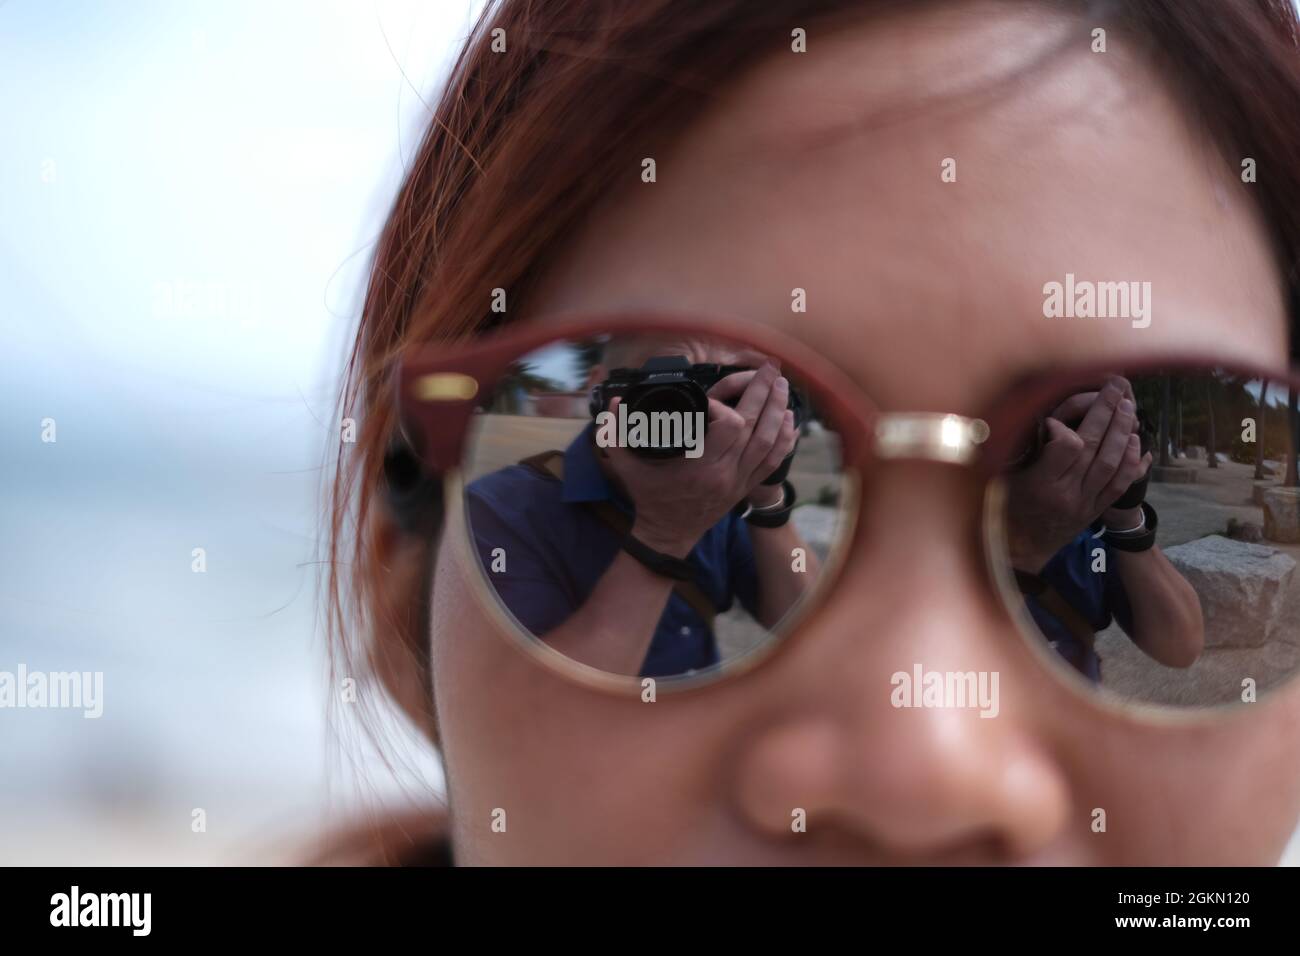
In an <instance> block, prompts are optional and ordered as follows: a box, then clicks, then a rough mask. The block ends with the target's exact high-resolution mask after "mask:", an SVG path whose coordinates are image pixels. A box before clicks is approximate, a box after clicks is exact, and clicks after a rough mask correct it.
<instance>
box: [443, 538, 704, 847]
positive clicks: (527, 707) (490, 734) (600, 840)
mask: <svg viewBox="0 0 1300 956" xmlns="http://www.w3.org/2000/svg"><path fill="white" fill-rule="evenodd" d="M448 538H451V539H452V541H453V542H454V541H455V536H454V535H448V536H444V542H443V544H442V545H441V546H440V547H439V550H438V557H437V562H436V567H435V571H434V575H435V577H434V586H433V599H432V604H431V610H430V622H431V635H430V638H431V642H432V643H431V660H432V664H433V680H434V696H435V701H436V707H437V717H438V727H439V737H440V740H441V741H442V748H443V758H444V761H445V765H446V771H447V791H448V797H449V802H450V810H451V825H452V836H453V840H454V842H455V848H456V856H457V859H458V861H461V862H465V863H548V864H556V863H584V862H587V863H596V862H600V863H612V862H628V863H634V862H638V861H640V860H641V859H642V857H643V856H644V854H646V853H647V852H648V849H647V848H650V849H653V851H654V852H655V853H656V854H659V853H663V852H664V851H665V849H666V848H667V847H668V846H669V845H670V844H672V843H674V842H676V841H681V840H688V839H689V830H690V825H689V820H690V817H691V814H692V812H694V811H693V810H692V807H697V806H699V805H700V803H701V801H702V800H703V799H704V797H705V796H706V794H707V790H708V788H707V787H706V786H702V785H701V783H700V781H699V780H694V782H693V778H692V774H693V773H694V771H693V769H692V768H699V767H706V766H708V765H709V764H708V761H706V760H692V759H690V757H689V754H688V753H687V751H689V750H691V749H696V750H698V749H700V747H699V746H697V745H695V744H691V743H685V742H690V741H692V740H696V741H698V739H699V737H698V735H697V734H692V733H691V728H690V726H689V722H688V725H685V726H684V725H683V724H682V721H683V720H684V719H685V718H684V717H683V716H679V715H674V714H673V713H671V709H670V708H664V707H663V706H662V705H663V701H662V700H661V701H660V702H659V703H658V704H655V705H650V704H644V703H642V702H641V701H640V699H639V698H635V697H631V698H620V697H614V696H611V695H608V694H604V693H600V692H595V691H590V690H587V689H585V688H582V687H580V686H579V685H577V684H575V683H573V682H571V681H569V680H567V679H565V678H563V677H561V676H559V675H557V674H553V673H551V672H550V671H548V670H547V669H546V668H545V667H543V666H541V665H540V664H538V663H537V662H536V661H534V660H532V659H530V658H528V657H527V656H526V655H525V654H524V653H523V652H521V650H520V649H518V648H516V647H514V646H512V645H511V643H510V640H511V638H509V637H507V636H506V635H505V634H502V633H501V632H500V630H499V628H498V625H497V624H496V623H495V622H494V620H493V619H492V617H491V616H490V615H489V614H488V613H487V612H485V611H484V609H483V608H482V606H481V605H480V603H479V598H478V597H476V596H475V592H474V591H473V590H471V588H470V582H469V581H468V580H467V576H468V575H469V574H474V573H477V572H476V570H475V569H473V568H467V567H466V566H465V564H464V555H465V552H464V550H463V548H461V547H460V546H459V545H457V544H455V543H448V541H447V539H448ZM697 717H698V714H697ZM503 817H504V822H505V829H504V832H502V831H501V827H500V825H499V823H498V826H496V827H495V828H494V826H493V823H494V821H500V820H502V818H503Z"/></svg>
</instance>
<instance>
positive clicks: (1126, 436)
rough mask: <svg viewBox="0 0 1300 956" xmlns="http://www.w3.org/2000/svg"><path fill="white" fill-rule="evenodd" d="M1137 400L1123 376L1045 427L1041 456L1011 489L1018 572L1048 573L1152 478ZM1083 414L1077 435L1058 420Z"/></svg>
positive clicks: (1069, 405)
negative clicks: (1137, 485)
mask: <svg viewBox="0 0 1300 956" xmlns="http://www.w3.org/2000/svg"><path fill="white" fill-rule="evenodd" d="M1131 395H1132V388H1131V386H1130V385H1129V384H1128V382H1127V381H1126V380H1124V379H1123V378H1120V377H1118V376H1116V377H1114V378H1112V379H1111V380H1110V381H1109V382H1107V384H1106V385H1105V386H1104V387H1103V388H1102V389H1101V391H1100V392H1095V393H1094V392H1086V393H1081V394H1079V395H1075V396H1071V398H1069V399H1067V400H1066V401H1065V402H1064V403H1062V405H1061V406H1060V407H1059V408H1058V409H1057V410H1056V412H1055V413H1054V416H1053V417H1049V418H1047V419H1046V420H1045V421H1044V425H1045V427H1046V429H1047V433H1048V441H1047V442H1046V444H1045V445H1044V446H1043V449H1042V454H1041V455H1040V456H1039V458H1038V460H1037V461H1036V462H1034V464H1033V465H1031V466H1030V467H1029V468H1028V469H1027V470H1025V471H1024V472H1021V473H1019V474H1016V475H1013V476H1012V477H1011V479H1010V481H1009V485H1010V488H1009V498H1008V515H1007V520H1008V525H1009V527H1008V537H1009V544H1010V548H1011V555H1012V559H1013V560H1014V562H1015V564H1016V567H1018V568H1020V569H1021V570H1025V571H1032V572H1037V571H1040V570H1042V567H1043V565H1045V564H1046V563H1047V562H1048V561H1049V560H1050V559H1051V558H1052V556H1053V555H1054V554H1055V553H1056V552H1057V551H1059V550H1060V549H1061V548H1062V547H1064V546H1065V545H1066V544H1068V543H1069V542H1070V540H1071V539H1072V538H1074V537H1075V536H1076V535H1077V534H1079V532H1080V531H1082V530H1083V529H1085V528H1087V527H1088V526H1089V525H1090V524H1091V523H1092V522H1093V521H1095V520H1096V519H1097V517H1098V516H1100V515H1101V514H1102V513H1103V512H1104V511H1106V510H1107V509H1108V508H1109V507H1110V505H1111V504H1112V503H1113V502H1114V501H1115V500H1116V499H1117V498H1119V497H1120V495H1122V494H1123V493H1124V491H1125V490H1126V489H1127V488H1128V486H1129V485H1130V484H1132V483H1133V482H1134V481H1136V480H1137V479H1138V478H1140V477H1142V475H1143V474H1145V473H1146V469H1147V468H1148V467H1149V466H1150V464H1151V455H1150V454H1149V453H1148V454H1146V455H1143V454H1142V453H1141V442H1140V439H1139V437H1138V435H1137V434H1136V432H1135V428H1136V426H1137V414H1136V408H1135V406H1134V403H1133V400H1132V399H1131V398H1130V397H1128V396H1131ZM1084 408H1086V409H1087V411H1086V414H1084V416H1083V421H1082V422H1081V423H1080V424H1079V428H1078V431H1077V432H1076V431H1073V430H1071V429H1070V428H1068V427H1067V426H1066V425H1064V424H1063V423H1062V422H1061V421H1060V420H1059V419H1058V418H1057V417H1055V415H1060V416H1061V417H1064V418H1071V417H1073V415H1074V414H1077V413H1078V412H1079V411H1082V410H1083V409H1084Z"/></svg>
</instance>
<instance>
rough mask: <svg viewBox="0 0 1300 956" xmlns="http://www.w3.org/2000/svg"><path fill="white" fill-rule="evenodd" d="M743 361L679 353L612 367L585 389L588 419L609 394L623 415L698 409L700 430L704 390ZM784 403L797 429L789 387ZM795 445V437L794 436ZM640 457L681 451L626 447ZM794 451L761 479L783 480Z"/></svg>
mask: <svg viewBox="0 0 1300 956" xmlns="http://www.w3.org/2000/svg"><path fill="white" fill-rule="evenodd" d="M750 371H753V368H752V367H751V366H748V365H718V364H715V363H696V364H694V365H692V364H691V361H690V359H688V358H687V357H686V356H685V355H656V356H655V357H653V358H649V359H646V361H645V364H644V365H642V366H641V367H640V368H616V369H614V370H613V371H611V372H610V373H609V378H607V379H606V380H605V381H603V382H601V383H600V384H599V385H593V386H592V388H591V397H590V400H589V409H590V411H591V416H592V418H595V417H596V416H597V415H599V414H600V413H601V412H603V411H605V410H607V409H608V408H609V403H610V402H611V401H612V400H613V399H614V398H620V399H622V405H623V407H624V408H626V409H627V414H628V415H629V416H631V415H633V414H635V413H637V412H642V413H644V414H645V415H646V416H647V417H649V416H653V415H656V414H660V415H662V414H663V413H664V412H668V413H674V412H675V413H679V414H682V415H693V414H695V413H697V412H698V413H700V414H701V415H702V418H701V419H700V420H701V421H703V423H704V433H705V434H707V432H708V427H709V396H708V391H709V389H710V388H712V387H713V386H714V385H715V384H717V383H718V382H719V381H720V380H721V379H724V378H726V377H727V376H728V375H734V374H735V373H737V372H750ZM738 400H739V396H737V397H736V398H732V399H729V400H728V401H727V402H726V403H725V404H727V405H730V406H732V407H733V408H734V407H735V405H736V402H737V401H738ZM786 407H787V408H789V409H791V410H792V411H793V412H794V424H795V428H796V429H798V428H799V426H800V425H801V424H803V403H802V402H801V401H800V399H799V396H798V395H797V394H796V393H795V391H794V389H793V388H791V390H790V397H789V399H788V401H787V402H786ZM795 443H796V449H797V448H798V438H797V437H796V439H795ZM630 450H631V451H632V452H634V453H635V454H637V455H640V456H642V457H643V458H682V457H684V456H685V452H686V449H685V448H684V447H683V446H682V445H681V444H680V443H678V444H668V443H660V444H647V445H640V446H633V447H631V449H630ZM792 458H794V450H792V451H791V452H790V454H789V455H787V456H786V458H785V460H784V461H783V462H781V465H780V467H779V468H777V470H776V471H774V472H772V474H771V475H769V476H768V477H767V478H765V479H764V480H763V484H765V485H779V484H780V483H781V482H783V481H785V476H786V473H787V472H788V471H789V470H790V460H791V459H792Z"/></svg>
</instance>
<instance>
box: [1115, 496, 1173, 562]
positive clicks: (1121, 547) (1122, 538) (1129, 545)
mask: <svg viewBox="0 0 1300 956" xmlns="http://www.w3.org/2000/svg"><path fill="white" fill-rule="evenodd" d="M1141 508H1142V519H1143V520H1144V521H1145V522H1146V527H1145V528H1143V529H1142V530H1141V531H1140V532H1139V533H1137V534H1116V533H1115V532H1114V531H1107V532H1106V534H1105V535H1104V536H1103V539H1104V540H1105V542H1106V544H1108V545H1110V546H1111V547H1112V548H1114V549H1115V550H1116V551H1129V552H1138V551H1150V550H1151V548H1152V547H1153V546H1154V545H1155V543H1156V526H1157V525H1158V524H1159V523H1160V518H1159V517H1158V516H1157V515H1156V509H1155V508H1153V507H1151V504H1150V503H1149V502H1146V501H1144V502H1142V504H1141Z"/></svg>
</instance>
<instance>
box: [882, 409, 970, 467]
mask: <svg viewBox="0 0 1300 956" xmlns="http://www.w3.org/2000/svg"><path fill="white" fill-rule="evenodd" d="M988 437H989V426H988V423H986V422H985V421H984V420H983V419H980V418H965V417H963V416H961V415H947V414H944V413H942V412H886V413H883V414H881V415H880V416H879V417H878V418H877V419H876V430H875V439H876V441H875V450H876V454H877V455H878V456H880V457H881V458H889V459H900V458H912V459H918V460H920V461H939V462H946V463H948V464H954V465H967V464H970V463H971V462H972V461H974V460H975V455H976V453H977V452H978V450H979V446H980V445H981V444H983V443H984V441H985V440H986V439H987V438H988Z"/></svg>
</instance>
